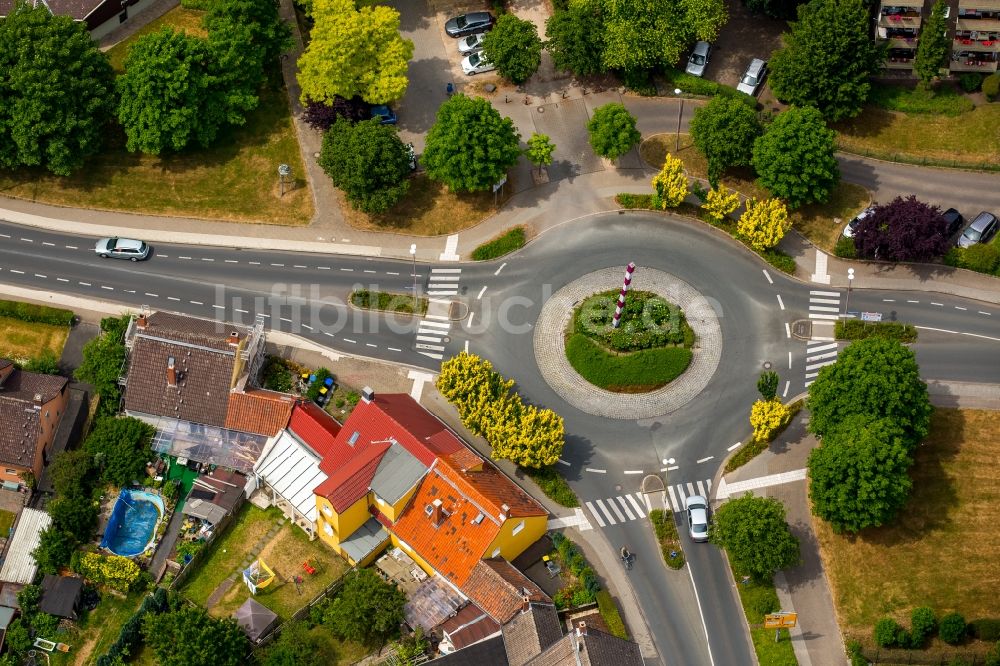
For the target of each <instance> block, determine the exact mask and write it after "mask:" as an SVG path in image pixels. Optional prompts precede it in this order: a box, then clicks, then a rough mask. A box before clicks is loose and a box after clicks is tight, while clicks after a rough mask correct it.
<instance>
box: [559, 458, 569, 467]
mask: <svg viewBox="0 0 1000 666" xmlns="http://www.w3.org/2000/svg"><path fill="white" fill-rule="evenodd" d="M558 462H559V464H560V465H566V467H570V464H569V463H568V462H566V461H565V460H563V459H562V458H560V459H559V461H558Z"/></svg>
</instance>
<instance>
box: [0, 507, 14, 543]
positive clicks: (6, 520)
mask: <svg viewBox="0 0 1000 666" xmlns="http://www.w3.org/2000/svg"><path fill="white" fill-rule="evenodd" d="M14 518H15V516H14V514H13V513H11V512H10V511H6V510H4V509H0V537H6V536H7V534H8V533H9V532H10V528H11V526H12V525H13V524H14Z"/></svg>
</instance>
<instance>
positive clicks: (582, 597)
mask: <svg viewBox="0 0 1000 666" xmlns="http://www.w3.org/2000/svg"><path fill="white" fill-rule="evenodd" d="M549 538H551V539H552V545H553V546H554V547H555V549H556V551H557V552H558V553H559V559H560V560H561V561H562V566H563V568H564V569H566V570H568V571H569V573H571V574H573V576H574V577H576V579H577V581H576V583H575V584H574V585H572V586H569V587H564V588H562V589H560V590H559V591H558V592H556V593H555V594H554V595H552V600H553V601H554V602H555V604H556V608H560V609H561V608H568V607H570V606H581V605H583V604H588V603H591V602H593V601H594V598H595V597H596V595H597V593H598V592H600V591H601V581H600V580H599V579H598V578H597V574H596V573H595V572H594V570H593V569H592V568H591V566H590V565H589V564H588V563H587V558H585V557H584V556H583V553H581V552H580V549H579V548H578V547H577V545H576V544H575V543H573V542H572V541H570V540H569V539H567V538H566V535H565V534H563V533H562V532H550V533H549Z"/></svg>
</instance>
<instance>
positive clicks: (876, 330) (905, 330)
mask: <svg viewBox="0 0 1000 666" xmlns="http://www.w3.org/2000/svg"><path fill="white" fill-rule="evenodd" d="M833 328H834V337H836V338H837V339H838V340H864V339H865V338H873V337H881V338H892V339H893V340H899V341H900V342H916V341H917V329H916V328H915V327H914V326H913V324H903V323H900V322H898V321H859V320H857V319H847V320H844V321H838V322H837V323H835V324H834V327H833Z"/></svg>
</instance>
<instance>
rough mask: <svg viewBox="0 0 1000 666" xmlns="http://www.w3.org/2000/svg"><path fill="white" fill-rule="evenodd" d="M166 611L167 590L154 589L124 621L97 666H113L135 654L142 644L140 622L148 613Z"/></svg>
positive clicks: (161, 588) (99, 658) (98, 660)
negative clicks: (119, 660)
mask: <svg viewBox="0 0 1000 666" xmlns="http://www.w3.org/2000/svg"><path fill="white" fill-rule="evenodd" d="M165 610H167V590H166V588H163V587H158V588H156V591H155V592H153V593H152V594H150V595H148V596H147V597H146V598H145V599H143V600H142V603H141V604H140V605H139V608H138V610H136V612H135V613H134V614H133V615H132V617H130V618H129V619H127V620H125V624H123V625H122V628H121V631H119V632H118V638H117V640H115V642H114V643H112V644H111V647H110V648H108V651H107V652H106V653H104V654H102V655H101V656H100V657H98V658H97V666H113V664H115V663H116V660H118V659H120V658H124V657H126V656H127V655H130V654H135V650H136V648H137V647H139V643H141V642H142V620H143V618H144V617H145V616H146V615H147V614H148V613H162V612H163V611H165Z"/></svg>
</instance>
